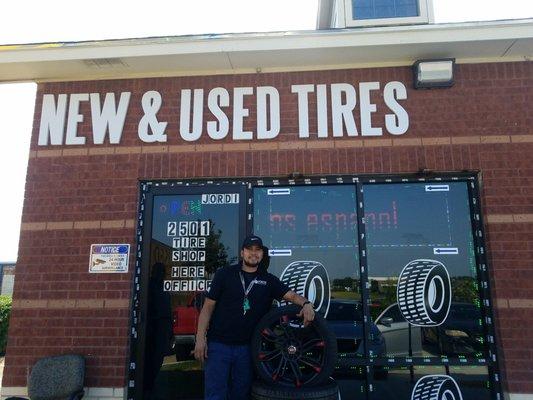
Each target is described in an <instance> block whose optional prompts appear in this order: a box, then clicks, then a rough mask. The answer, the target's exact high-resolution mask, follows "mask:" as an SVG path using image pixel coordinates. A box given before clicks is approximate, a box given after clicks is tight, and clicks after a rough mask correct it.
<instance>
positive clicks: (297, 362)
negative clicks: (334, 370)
mask: <svg viewBox="0 0 533 400" xmlns="http://www.w3.org/2000/svg"><path fill="white" fill-rule="evenodd" d="M325 347H326V342H325V338H323V337H322V336H321V335H320V333H319V331H318V330H317V329H316V326H315V324H310V325H308V326H307V327H304V326H303V323H302V320H301V319H300V318H299V317H297V316H296V315H291V314H284V315H282V316H281V317H279V318H275V319H273V320H272V321H269V322H268V323H267V324H266V326H263V327H262V329H261V337H260V346H259V354H258V361H259V362H258V367H259V368H261V369H262V370H263V371H262V372H264V374H265V375H267V376H270V377H271V379H272V381H274V382H276V383H278V384H281V385H284V386H295V387H300V386H302V385H305V384H308V383H309V382H312V381H313V380H314V379H315V378H316V377H317V376H318V375H319V374H320V372H321V371H322V369H323V367H324V363H325V351H326V349H325Z"/></svg>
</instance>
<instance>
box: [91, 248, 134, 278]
mask: <svg viewBox="0 0 533 400" xmlns="http://www.w3.org/2000/svg"><path fill="white" fill-rule="evenodd" d="M129 257H130V245H129V244H92V245H91V256H90V259H89V272H94V273H116V272H128V260H129Z"/></svg>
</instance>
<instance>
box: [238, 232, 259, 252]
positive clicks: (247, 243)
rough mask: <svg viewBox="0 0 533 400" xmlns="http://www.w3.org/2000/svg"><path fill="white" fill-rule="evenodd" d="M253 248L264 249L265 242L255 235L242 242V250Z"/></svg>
mask: <svg viewBox="0 0 533 400" xmlns="http://www.w3.org/2000/svg"><path fill="white" fill-rule="evenodd" d="M251 246H259V247H263V241H262V240H261V238H260V237H259V236H255V235H250V236H246V238H245V239H244V240H243V242H242V247H241V248H242V249H244V248H245V247H246V248H248V247H251Z"/></svg>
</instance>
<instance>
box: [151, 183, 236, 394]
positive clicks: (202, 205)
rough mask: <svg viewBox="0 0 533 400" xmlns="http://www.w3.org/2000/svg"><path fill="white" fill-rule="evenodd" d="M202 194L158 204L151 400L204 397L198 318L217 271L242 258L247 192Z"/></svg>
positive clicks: (155, 210)
mask: <svg viewBox="0 0 533 400" xmlns="http://www.w3.org/2000/svg"><path fill="white" fill-rule="evenodd" d="M215 190H217V191H219V192H220V190H222V191H224V189H221V188H217V189H215ZM191 192H192V191H191ZM196 192H197V194H193V193H187V194H176V195H156V196H154V199H153V208H152V237H151V242H150V263H149V267H150V278H149V284H148V310H147V318H146V320H147V326H146V340H145V342H146V345H145V359H144V379H143V385H144V392H145V398H154V399H155V398H160V399H165V398H168V399H191V398H201V397H203V386H204V385H203V371H202V366H201V365H200V363H199V362H197V361H196V360H194V358H193V357H192V356H191V354H190V353H191V350H193V348H194V335H195V333H196V327H197V323H198V316H199V314H200V310H201V308H202V306H203V302H204V299H205V295H204V293H205V291H206V290H207V289H208V288H209V285H210V282H211V279H212V277H213V275H214V273H215V271H216V270H217V269H218V268H220V267H222V266H224V265H226V264H228V263H233V262H236V261H237V259H238V255H239V247H240V246H239V226H240V224H239V220H240V217H241V215H242V212H241V208H242V207H244V200H243V193H236V192H238V190H236V188H235V187H229V188H228V189H227V191H226V192H225V193H214V194H213V197H211V198H207V197H205V196H206V194H202V193H201V192H199V191H198V190H196ZM241 192H244V191H241ZM209 194H211V193H208V194H207V195H209ZM172 344H174V347H172Z"/></svg>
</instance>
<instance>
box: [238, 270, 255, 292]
mask: <svg viewBox="0 0 533 400" xmlns="http://www.w3.org/2000/svg"><path fill="white" fill-rule="evenodd" d="M239 277H240V278H241V284H242V290H243V291H244V298H247V297H248V294H249V293H250V291H251V290H252V288H253V287H254V285H255V284H256V283H257V277H255V278H254V279H253V280H252V281H251V282H250V284H249V285H248V288H246V284H245V283H244V276H243V275H242V272H240V271H239Z"/></svg>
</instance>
